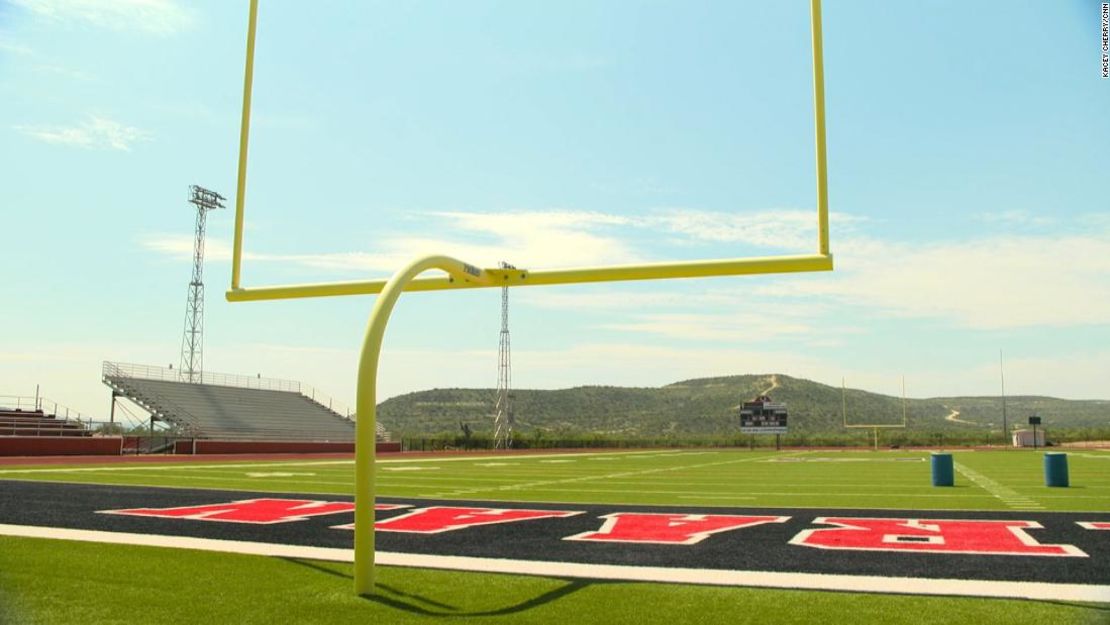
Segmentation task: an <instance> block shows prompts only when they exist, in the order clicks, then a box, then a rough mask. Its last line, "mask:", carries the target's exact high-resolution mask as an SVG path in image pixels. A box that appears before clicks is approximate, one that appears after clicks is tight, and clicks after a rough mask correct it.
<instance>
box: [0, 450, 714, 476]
mask: <svg viewBox="0 0 1110 625" xmlns="http://www.w3.org/2000/svg"><path fill="white" fill-rule="evenodd" d="M652 453H657V452H655V451H619V452H613V451H607V452H595V453H581V454H579V453H561V454H534V455H527V456H522V455H517V454H509V455H504V456H459V457H455V458H426V457H425V458H388V459H385V460H377V461H376V464H399V463H405V462H474V461H475V460H488V459H497V458H513V459H521V460H531V459H533V458H566V457H574V458H583V457H586V456H602V455H604V456H612V455H614V454H618V455H622V456H635V455H641V454H652ZM683 453H685V452H683ZM691 453H692V454H702V453H707V452H691ZM672 455H681V454H672ZM329 464H346V465H351V466H354V464H355V461H354V460H311V461H298V460H285V461H283V460H275V461H272V462H243V463H239V462H235V461H230V462H224V463H222V464H189V463H187V462H179V463H174V464H156V465H145V466H144V465H132V466H125V467H121V466H118V465H113V466H107V467H73V468H66V467H58V468H50V469H0V475H8V474H19V473H86V472H93V471H105V472H113V471H188V470H191V469H237V468H244V469H246V468H251V469H254V468H260V467H315V466H322V465H329Z"/></svg>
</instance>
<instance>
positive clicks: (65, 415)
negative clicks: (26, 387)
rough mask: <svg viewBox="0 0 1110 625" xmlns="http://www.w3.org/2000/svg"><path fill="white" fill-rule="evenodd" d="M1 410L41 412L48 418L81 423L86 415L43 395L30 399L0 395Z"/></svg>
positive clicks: (22, 396)
mask: <svg viewBox="0 0 1110 625" xmlns="http://www.w3.org/2000/svg"><path fill="white" fill-rule="evenodd" d="M0 410H24V411H34V410H41V411H42V412H43V414H45V415H47V416H53V417H54V418H57V419H64V420H65V421H75V422H78V423H80V422H81V421H82V420H83V417H84V415H82V414H81V413H80V412H77V411H76V410H70V409H69V407H67V406H63V405H61V404H59V403H58V402H56V401H52V400H49V399H47V398H45V397H42V396H41V395H40V396H38V397H29V396H24V395H0Z"/></svg>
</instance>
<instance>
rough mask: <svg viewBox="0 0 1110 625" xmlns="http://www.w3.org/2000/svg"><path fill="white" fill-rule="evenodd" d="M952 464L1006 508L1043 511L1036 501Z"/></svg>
mask: <svg viewBox="0 0 1110 625" xmlns="http://www.w3.org/2000/svg"><path fill="white" fill-rule="evenodd" d="M954 464H955V465H956V470H957V471H959V472H960V474H961V475H963V476H964V477H966V478H967V479H969V480H971V481H972V483H974V484H975V485H976V486H978V487H979V488H982V489H983V490H985V491H987V492H988V493H990V494H991V495H992V496H994V498H995V499H998V500H999V501H1001V502H1002V503H1004V504H1006V507H1007V508H1013V509H1015V510H1044V506H1043V505H1041V504H1039V503H1037V502H1036V501H1033V500H1032V499H1031V498H1029V497H1026V496H1025V495H1022V494H1021V493H1019V492H1017V491H1016V490H1014V489H1012V488H1009V487H1006V486H1003V485H1002V484H999V483H998V482H996V481H994V480H992V479H991V478H989V477H987V476H985V475H983V474H982V473H979V472H978V471H974V470H972V469H970V468H969V467H967V466H965V465H962V464H960V463H959V462H956V463H954Z"/></svg>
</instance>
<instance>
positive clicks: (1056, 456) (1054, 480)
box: [1044, 451, 1068, 487]
mask: <svg viewBox="0 0 1110 625" xmlns="http://www.w3.org/2000/svg"><path fill="white" fill-rule="evenodd" d="M1044 485H1045V486H1060V487H1066V486H1068V455H1067V454H1065V453H1060V452H1058V451H1050V452H1048V453H1046V454H1045V455H1044Z"/></svg>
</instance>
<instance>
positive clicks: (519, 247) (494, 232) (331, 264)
mask: <svg viewBox="0 0 1110 625" xmlns="http://www.w3.org/2000/svg"><path fill="white" fill-rule="evenodd" d="M426 219H428V220H430V221H434V222H437V223H435V229H436V230H445V231H449V232H454V233H456V234H454V235H452V236H433V235H429V236H397V235H394V236H388V235H385V236H383V237H382V238H381V239H380V240H379V241H378V242H377V245H376V247H377V248H378V251H375V252H334V253H319V254H269V253H253V252H247V253H245V254H244V258H245V259H247V260H254V261H256V262H274V263H288V264H292V265H297V266H300V267H310V268H314V269H325V270H329V271H343V272H351V273H358V274H362V275H367V276H372V275H381V274H388V273H392V272H394V271H396V270H397V268H399V267H401V266H403V265H404V264H405V263H408V262H409V261H411V260H412V259H413V258H416V257H417V256H420V255H421V254H447V255H451V256H456V257H458V258H460V259H463V260H466V261H467V262H471V263H474V264H477V265H481V266H484V267H495V266H497V263H498V262H499V261H501V260H507V261H509V262H512V263H514V264H516V265H517V266H520V267H568V266H579V265H602V264H618V263H628V262H634V261H636V260H639V257H638V256H637V255H636V254H635V253H634V252H633V251H632V250H631V248H630V247H629V246H628V245H627V244H625V243H624V242H622V241H620V240H618V239H617V238H616V237H612V236H605V235H603V234H598V233H595V232H590V231H589V228H591V227H595V226H598V225H612V224H619V223H621V222H622V218H619V217H613V216H609V215H602V214H595V213H575V212H563V211H552V212H542V213H516V214H513V213H508V214H494V213H433V214H431V215H430V216H427V217H426ZM429 229H431V228H429ZM482 239H487V240H489V241H488V242H485V243H483V242H479V241H480V240H482ZM140 244H141V245H142V246H143V247H145V248H147V249H150V250H153V251H156V252H160V253H163V254H168V255H172V256H175V257H179V258H180V257H187V256H188V257H191V254H192V250H193V247H192V246H193V240H192V237H191V236H188V235H177V234H174V235H167V234H152V235H147V236H145V237H143V238H142V239H141V240H140ZM206 256H207V257H208V258H210V259H213V260H227V259H229V258H230V257H231V246H230V245H229V244H228V243H227V242H226V241H225V240H222V239H213V238H210V239H208V242H207V243H206Z"/></svg>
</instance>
